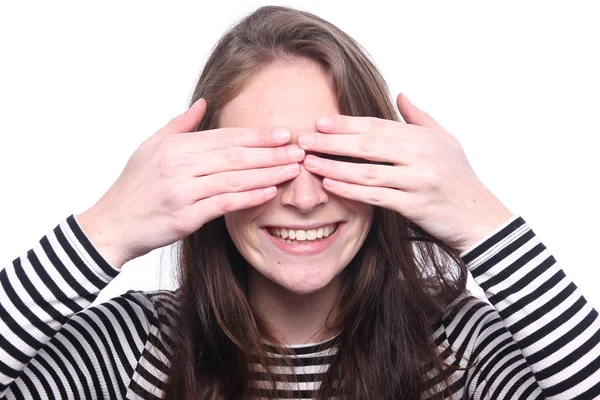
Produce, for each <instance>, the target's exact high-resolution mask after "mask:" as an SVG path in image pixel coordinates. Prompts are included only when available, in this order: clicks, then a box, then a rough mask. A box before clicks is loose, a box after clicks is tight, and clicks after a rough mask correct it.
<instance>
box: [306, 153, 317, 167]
mask: <svg viewBox="0 0 600 400" xmlns="http://www.w3.org/2000/svg"><path fill="white" fill-rule="evenodd" d="M304 165H306V166H307V167H308V168H316V167H317V166H318V165H319V161H318V160H317V159H316V158H315V157H314V156H312V155H308V156H307V157H306V158H305V159H304Z"/></svg>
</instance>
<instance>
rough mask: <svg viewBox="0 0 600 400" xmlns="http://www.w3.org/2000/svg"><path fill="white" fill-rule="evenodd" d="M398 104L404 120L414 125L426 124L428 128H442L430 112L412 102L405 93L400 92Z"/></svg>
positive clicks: (397, 99) (397, 98)
mask: <svg viewBox="0 0 600 400" xmlns="http://www.w3.org/2000/svg"><path fill="white" fill-rule="evenodd" d="M396 105H397V106H398V110H399V111H400V114H402V117H403V118H404V120H405V121H406V122H407V123H409V124H413V125H419V126H425V127H427V128H441V125H440V124H438V123H437V122H436V121H435V120H434V119H433V118H432V117H431V116H430V115H429V114H427V113H426V112H425V111H423V110H421V109H419V108H417V107H416V106H415V105H414V104H412V103H411V102H410V101H409V100H408V98H407V97H406V96H404V94H402V93H400V94H398V97H396Z"/></svg>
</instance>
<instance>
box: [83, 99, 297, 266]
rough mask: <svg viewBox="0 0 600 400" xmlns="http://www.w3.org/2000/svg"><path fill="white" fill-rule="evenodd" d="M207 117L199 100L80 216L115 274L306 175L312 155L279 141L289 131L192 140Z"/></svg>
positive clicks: (217, 132) (202, 135)
mask: <svg viewBox="0 0 600 400" xmlns="http://www.w3.org/2000/svg"><path fill="white" fill-rule="evenodd" d="M205 112H206V101H205V100H204V99H199V100H198V101H196V102H195V103H194V105H192V107H190V109H189V110H188V111H186V112H185V113H183V114H181V115H179V116H177V117H175V118H173V119H172V120H171V121H170V122H169V123H168V124H167V125H165V126H164V127H163V128H162V129H160V130H159V131H158V132H156V133H155V134H154V135H152V136H151V137H150V138H148V139H147V140H146V141H144V142H143V143H142V144H141V145H140V146H139V147H138V148H137V149H136V151H135V152H134V153H133V155H132V156H131V158H130V159H129V161H128V162H127V164H126V166H125V168H124V169H123V171H122V172H121V174H120V176H119V178H118V179H117V181H116V182H115V183H114V184H113V185H112V186H111V187H110V189H109V190H108V191H107V192H106V193H105V194H104V195H103V196H102V198H101V199H100V200H98V202H96V204H94V205H93V206H92V207H91V208H90V209H88V210H87V211H85V212H83V213H81V214H79V215H77V220H78V222H79V224H80V225H81V227H82V229H83V230H84V232H85V233H86V235H87V236H88V238H89V239H90V240H91V241H92V243H93V244H94V246H95V247H96V248H97V249H98V251H100V253H101V254H102V256H103V257H104V258H105V259H106V260H107V261H108V262H109V263H110V264H111V265H112V266H114V267H115V268H120V267H121V266H122V265H123V264H125V263H126V262H127V261H129V260H132V259H134V258H136V257H139V256H142V255H144V254H146V253H148V252H150V251H151V250H154V249H156V248H159V247H163V246H166V245H169V244H171V243H174V242H176V241H177V240H179V239H182V238H184V237H185V236H187V235H189V234H191V233H193V232H194V231H196V230H198V229H199V228H200V227H201V226H202V225H204V224H205V223H206V222H208V221H210V220H212V219H214V218H217V217H219V216H221V215H224V214H226V213H228V212H231V211H236V210H240V209H244V208H249V207H254V206H258V205H260V204H263V203H265V202H266V201H268V200H270V199H272V198H273V197H274V196H275V193H276V187H275V185H277V184H280V183H282V182H285V181H287V180H290V179H292V178H294V177H295V176H296V175H298V173H299V164H298V162H300V161H302V159H303V158H304V150H302V149H301V148H300V147H298V146H296V145H286V143H288V142H289V140H290V135H289V130H287V129H286V130H284V131H285V132H288V134H287V135H284V136H283V137H280V138H279V139H276V137H275V135H274V133H275V132H276V131H278V130H279V131H281V130H283V129H282V128H281V127H280V128H277V127H262V128H219V129H212V130H205V131H199V132H191V131H192V130H193V129H195V128H196V127H197V126H198V125H199V124H200V121H201V120H202V118H203V117H204V114H205Z"/></svg>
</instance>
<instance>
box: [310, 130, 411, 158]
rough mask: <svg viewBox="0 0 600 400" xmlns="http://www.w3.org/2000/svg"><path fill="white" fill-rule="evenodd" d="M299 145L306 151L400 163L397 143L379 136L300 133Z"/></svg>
mask: <svg viewBox="0 0 600 400" xmlns="http://www.w3.org/2000/svg"><path fill="white" fill-rule="evenodd" d="M298 145H299V146H300V147H301V148H303V149H304V150H306V151H311V152H318V153H326V154H335V155H343V156H348V157H355V158H363V159H366V160H371V161H379V162H392V163H399V162H400V161H399V160H397V157H396V156H395V154H394V153H395V151H394V147H396V146H395V143H394V142H393V141H392V140H390V139H389V138H388V137H387V136H385V135H377V134H368V133H362V134H356V135H346V134H337V133H333V134H329V133H327V134H323V133H315V132H312V133H311V132H303V133H300V135H299V138H298Z"/></svg>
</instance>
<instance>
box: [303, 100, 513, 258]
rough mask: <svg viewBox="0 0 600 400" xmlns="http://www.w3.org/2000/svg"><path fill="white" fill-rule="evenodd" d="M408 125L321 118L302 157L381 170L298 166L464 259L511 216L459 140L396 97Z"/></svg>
mask: <svg viewBox="0 0 600 400" xmlns="http://www.w3.org/2000/svg"><path fill="white" fill-rule="evenodd" d="M396 103H397V106H398V109H399V110H400V113H401V114H402V116H403V117H404V119H405V121H406V122H407V123H406V124H404V123H402V122H398V121H392V120H387V119H382V118H375V117H354V116H347V115H339V114H333V115H327V116H326V117H328V118H329V121H330V124H329V125H327V124H326V123H321V122H325V119H327V118H325V119H322V118H319V119H318V121H317V127H318V129H319V131H320V132H325V133H320V132H310V133H302V134H301V135H300V138H299V142H298V143H299V145H300V147H302V148H304V149H305V150H306V151H307V152H315V153H325V154H334V155H338V156H347V157H353V158H361V159H366V160H371V161H376V162H382V163H389V164H391V165H380V164H370V163H355V162H344V161H337V160H331V159H327V158H323V157H317V156H315V155H313V154H308V155H307V156H306V158H305V159H304V167H305V168H306V169H307V170H308V171H310V172H311V173H315V174H318V175H321V176H323V177H324V179H323V186H324V188H325V189H326V190H328V191H329V192H331V193H333V194H335V195H338V196H341V197H344V198H347V199H351V200H355V201H360V202H363V203H367V204H373V205H376V206H381V207H385V208H388V209H390V210H394V211H396V212H398V213H400V214H402V215H403V216H404V217H406V218H408V219H409V220H411V221H412V222H414V223H415V224H417V225H419V226H420V227H421V228H422V229H423V230H425V231H426V232H428V233H429V234H431V235H432V236H434V237H436V238H438V239H440V240H442V241H443V242H445V243H447V244H448V245H449V246H451V247H453V248H455V249H457V250H459V251H460V252H463V251H465V250H467V249H470V248H471V247H472V246H473V245H475V244H476V243H477V242H479V241H480V240H481V239H482V238H484V237H485V236H487V235H488V234H489V233H491V232H492V231H493V230H494V229H496V228H497V227H499V226H500V225H501V224H502V223H504V222H505V221H507V220H508V218H510V217H511V216H512V215H513V214H512V213H511V212H510V211H509V210H508V209H507V208H506V207H505V206H504V205H503V204H502V203H501V202H500V200H498V198H496V197H495V196H494V195H493V194H492V193H491V192H490V191H489V190H488V189H487V188H486V186H485V185H484V184H483V183H482V182H481V181H480V180H479V178H478V177H477V175H475V172H474V171H473V169H472V168H471V165H470V164H469V162H468V160H467V157H466V155H465V153H464V151H463V149H462V147H461V145H460V144H459V143H458V141H457V140H456V139H455V138H454V137H453V136H452V135H451V134H450V133H448V132H447V131H446V130H445V129H444V128H442V126H440V125H439V124H438V123H437V122H436V121H435V120H434V119H433V118H431V117H430V116H429V115H428V114H427V113H426V112H424V111H422V110H420V109H418V108H417V107H415V106H414V105H413V104H412V103H410V102H409V101H408V99H407V98H406V97H405V96H403V95H402V94H400V95H398V98H397V99H396Z"/></svg>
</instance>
